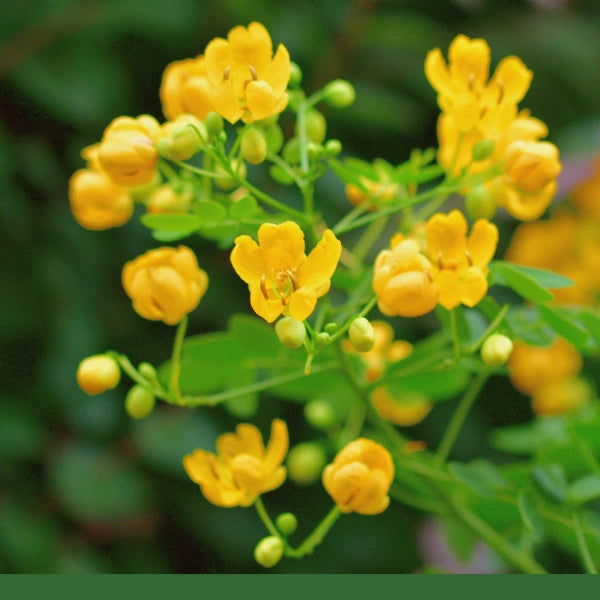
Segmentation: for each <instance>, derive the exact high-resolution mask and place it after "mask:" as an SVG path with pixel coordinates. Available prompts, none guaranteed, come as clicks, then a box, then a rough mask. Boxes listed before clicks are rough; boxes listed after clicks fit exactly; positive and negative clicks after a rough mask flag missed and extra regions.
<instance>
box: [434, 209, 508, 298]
mask: <svg viewBox="0 0 600 600" xmlns="http://www.w3.org/2000/svg"><path fill="white" fill-rule="evenodd" d="M425 230H426V236H427V254H428V255H429V257H430V258H431V260H432V262H434V269H433V271H432V275H433V279H434V281H435V283H436V284H437V286H438V288H439V297H438V302H439V304H441V305H442V306H443V307H444V308H446V309H448V310H450V309H452V308H454V307H455V306H458V305H459V304H465V305H466V306H475V305H476V304H477V303H478V302H479V301H480V300H481V299H482V298H483V297H484V296H485V294H486V292H487V289H488V283H487V273H488V268H487V265H488V263H489V262H490V260H491V259H492V257H493V256H494V252H495V251H496V245H497V243H498V229H497V228H496V226H495V225H493V224H492V223H490V222H489V221H487V220H485V219H479V220H478V221H476V222H475V224H474V225H473V227H472V229H471V233H470V235H469V236H467V221H466V220H465V218H464V216H463V215H462V213H461V212H460V211H458V210H453V211H451V212H450V213H449V214H447V215H446V214H442V213H438V214H435V215H434V216H433V217H431V219H429V221H428V222H427V225H426V227H425Z"/></svg>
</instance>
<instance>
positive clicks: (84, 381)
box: [76, 354, 121, 396]
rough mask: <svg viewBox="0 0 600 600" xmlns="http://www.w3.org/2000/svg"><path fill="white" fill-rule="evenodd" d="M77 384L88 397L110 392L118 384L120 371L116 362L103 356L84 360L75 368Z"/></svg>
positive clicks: (99, 355) (98, 355) (89, 357)
mask: <svg viewBox="0 0 600 600" xmlns="http://www.w3.org/2000/svg"><path fill="white" fill-rule="evenodd" d="M76 378H77V384H78V385H79V387H80V388H81V389H82V390H83V391H84V392H85V393H86V394H90V396H95V395H96V394H101V393H102V392H106V391H107V390H111V389H113V388H114V387H116V386H117V385H118V384H119V380H120V379H121V369H120V368H119V365H118V363H117V361H116V360H115V359H114V358H111V357H110V356H106V355H105V354H96V355H94V356H88V357H87V358H84V359H83V360H82V361H81V362H80V363H79V366H78V367H77V374H76Z"/></svg>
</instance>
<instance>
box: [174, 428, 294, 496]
mask: <svg viewBox="0 0 600 600" xmlns="http://www.w3.org/2000/svg"><path fill="white" fill-rule="evenodd" d="M288 446H289V439H288V431H287V426H286V424H285V422H284V421H281V420H280V419H274V420H273V422H272V424H271V437H270V439H269V443H268V445H267V447H266V448H265V446H264V443H263V439H262V436H261V434H260V431H259V430H258V429H257V428H256V427H255V426H254V425H251V424H250V423H241V424H240V425H238V426H237V427H236V432H235V433H225V434H223V435H221V436H219V438H218V439H217V444H216V449H217V453H216V454H212V453H210V452H206V451H205V450H199V449H197V450H194V451H193V452H192V453H191V454H187V455H186V456H184V458H183V467H184V469H185V471H186V473H187V474H188V475H189V477H190V479H191V480H192V481H193V482H194V483H197V484H198V485H199V486H200V489H201V491H202V494H203V495H204V497H205V498H206V499H207V500H208V501H209V502H211V503H212V504H215V505H216V506H222V507H225V508H228V507H232V506H250V505H251V504H252V503H253V502H254V501H255V500H256V498H257V497H258V496H260V494H263V493H264V492H269V491H271V490H274V489H276V488H278V487H279V486H280V485H281V484H282V483H283V482H284V481H285V477H286V469H285V467H283V466H282V463H283V460H284V459H285V456H286V454H287V451H288Z"/></svg>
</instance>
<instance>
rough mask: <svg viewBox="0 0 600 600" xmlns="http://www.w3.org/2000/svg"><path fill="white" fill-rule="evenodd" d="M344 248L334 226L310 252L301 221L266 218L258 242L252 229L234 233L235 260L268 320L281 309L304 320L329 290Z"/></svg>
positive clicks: (259, 312) (255, 305) (253, 301)
mask: <svg viewBox="0 0 600 600" xmlns="http://www.w3.org/2000/svg"><path fill="white" fill-rule="evenodd" d="M341 252H342V244H341V243H340V241H339V240H338V239H337V238H336V237H335V235H334V234H333V232H332V231H331V230H329V229H327V230H326V231H325V232H324V233H323V237H322V238H321V241H319V243H318V244H317V245H316V246H315V248H314V249H313V250H312V251H311V253H310V254H309V255H308V257H307V256H306V254H305V253H304V234H303V233H302V230H301V229H300V227H299V226H298V225H297V224H296V223H294V222H292V221H286V222H285V223H281V224H279V225H275V224H272V223H263V224H262V225H261V226H260V228H259V230H258V244H257V243H256V242H255V241H254V240H253V239H252V238H251V237H250V236H249V235H240V236H238V237H237V238H236V239H235V247H234V249H233V250H232V252H231V264H232V265H233V268H234V269H235V271H236V273H237V274H238V275H239V276H240V277H241V278H242V279H243V280H244V281H245V282H246V283H247V284H248V287H249V289H250V304H251V306H252V308H253V310H254V312H255V313H256V314H257V315H259V316H260V317H262V318H263V319H265V320H266V321H268V322H269V323H271V322H273V321H274V320H275V319H276V318H277V317H279V316H280V315H281V314H282V313H283V314H285V315H286V316H288V315H289V316H291V317H293V318H294V319H296V320H297V321H304V319H306V318H307V317H308V316H310V314H311V313H312V312H313V310H314V308H315V306H316V303H317V299H318V298H320V297H321V296H323V295H324V294H326V293H327V292H328V291H329V287H330V284H331V282H330V280H331V276H332V275H333V273H334V271H335V269H336V267H337V264H338V261H339V259H340V255H341Z"/></svg>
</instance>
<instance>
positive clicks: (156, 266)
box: [122, 246, 208, 325]
mask: <svg viewBox="0 0 600 600" xmlns="http://www.w3.org/2000/svg"><path fill="white" fill-rule="evenodd" d="M122 282H123V287H124V288H125V291H126V292H127V295H128V296H129V297H130V298H131V300H132V301H133V308H134V310H135V311H136V312H137V313H138V314H139V315H140V316H141V317H144V318H145V319H150V320H151V321H163V322H164V323H166V324H167V325H175V324H176V323H179V321H181V319H183V317H184V316H185V315H186V314H187V313H190V312H191V311H193V310H194V309H195V308H196V306H198V303H199V302H200V299H201V298H202V296H203V295H204V292H205V291H206V288H207V286H208V276H207V275H206V273H205V272H204V271H203V270H202V269H200V268H199V267H198V262H197V260H196V256H195V254H194V253H193V252H192V251H191V250H190V249H189V248H187V247H186V246H179V247H177V248H170V247H164V248H156V249H154V250H149V251H148V252H146V253H145V254H143V255H142V256H138V257H137V258H136V259H135V260H132V261H130V262H128V263H126V264H125V266H124V267H123V272H122Z"/></svg>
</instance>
